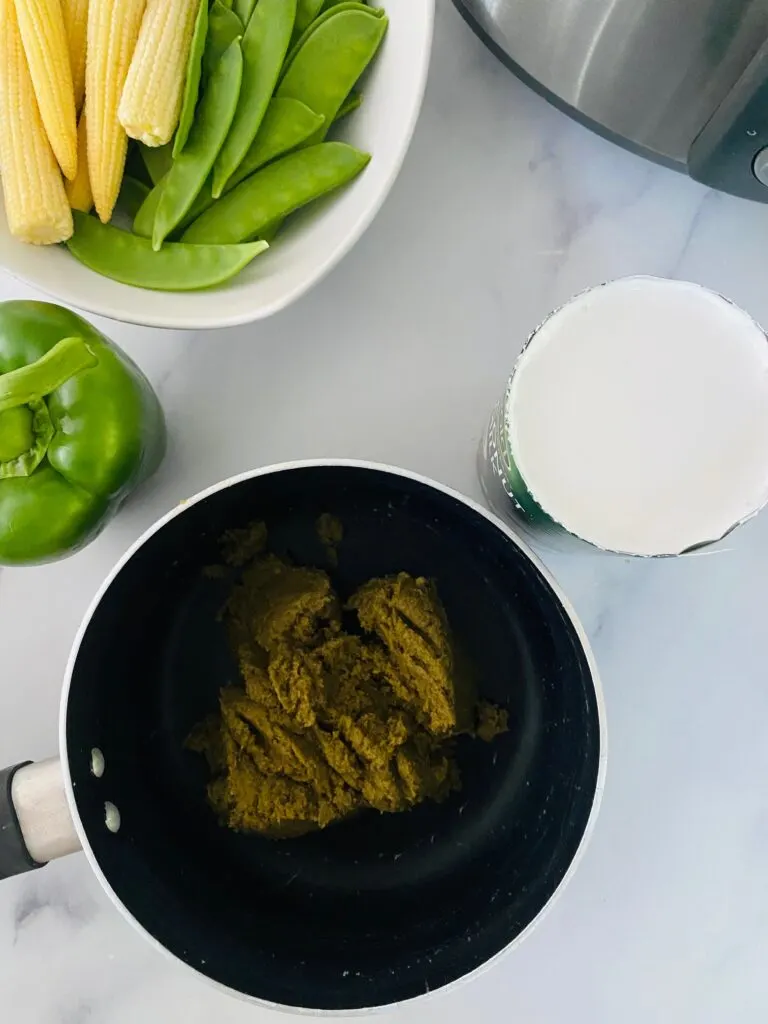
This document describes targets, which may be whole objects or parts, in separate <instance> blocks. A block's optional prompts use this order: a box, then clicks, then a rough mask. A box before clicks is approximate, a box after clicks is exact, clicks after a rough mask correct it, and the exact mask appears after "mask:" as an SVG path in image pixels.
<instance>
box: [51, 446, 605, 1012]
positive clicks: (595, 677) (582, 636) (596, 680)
mask: <svg viewBox="0 0 768 1024" xmlns="http://www.w3.org/2000/svg"><path fill="white" fill-rule="evenodd" d="M322 467H326V468H329V469H331V468H337V467H350V468H353V469H369V470H373V471H376V472H380V473H387V474H389V475H392V476H398V477H402V478H404V479H406V480H414V481H416V482H418V483H420V484H424V485H426V486H427V487H430V488H431V489H432V490H435V491H439V492H441V493H442V494H445V495H447V496H448V497H450V498H453V499H454V500H456V501H459V502H461V503H462V504H463V505H465V506H466V507H468V508H470V509H471V510H472V511H473V512H476V513H477V514H478V515H479V516H482V517H483V518H484V519H486V520H487V521H488V522H489V523H490V524H491V525H492V526H493V527H495V529H497V530H499V532H501V533H503V534H504V535H505V536H506V537H507V538H508V539H509V540H511V541H512V542H513V543H514V544H515V545H517V547H518V548H519V549H520V551H521V552H522V553H523V554H524V555H525V557H526V558H528V559H529V561H530V562H532V563H533V565H534V566H535V568H536V569H538V571H539V572H540V573H541V575H542V576H543V577H544V579H545V580H546V582H547V583H548V584H549V586H550V587H551V588H552V590H553V592H554V594H555V596H556V598H557V599H558V601H559V602H560V604H561V605H562V607H563V610H564V611H565V613H566V615H567V616H568V618H569V619H570V622H571V625H572V626H573V628H574V630H575V632H576V635H577V636H578V638H579V642H580V644H581V647H582V650H583V651H584V655H585V657H586V659H587V664H588V666H589V671H590V676H591V679H592V685H593V688H594V692H595V702H596V705H597V717H598V726H599V734H600V759H599V764H598V770H597V780H596V783H595V793H594V798H593V801H592V808H591V810H590V814H589V818H588V820H587V824H586V827H585V829H584V833H583V835H582V837H581V841H580V842H579V846H578V848H577V850H576V852H575V854H574V856H573V858H572V860H571V863H570V865H569V867H568V870H567V871H566V872H565V874H564V875H563V878H562V879H561V881H560V883H559V884H558V886H557V888H556V889H555V891H554V892H553V893H552V895H551V896H550V898H549V899H548V900H547V902H546V903H545V905H544V906H543V907H542V909H541V910H540V911H539V913H538V914H537V915H536V917H534V919H533V920H532V921H531V922H530V923H529V924H528V925H527V926H526V927H525V928H524V929H523V930H522V932H520V934H519V935H517V936H516V937H515V938H514V939H513V940H512V941H511V942H510V943H509V944H508V945H507V946H505V947H504V948H503V949H500V950H499V951H498V953H495V954H494V955H493V956H492V957H491V958H490V959H489V960H486V961H485V962H484V963H482V964H480V965H479V966H478V967H476V968H474V969H473V970H472V971H470V972H469V973H468V974H465V975H462V977H460V978H456V979H455V980H454V981H451V982H448V984H446V985H443V986H441V987H440V988H438V989H435V990H434V991H429V992H424V993H421V994H419V995H417V996H411V997H410V998H408V999H403V1000H400V1001H399V1002H395V1003H386V1004H384V1005H373V1006H369V1007H359V1008H357V1009H350V1010H325V1009H317V1008H312V1007H300V1006H288V1005H285V1004H282V1003H273V1002H270V1001H269V1000H267V999H261V998H259V997H258V996H251V995H248V994H247V993H245V992H240V991H239V990H238V989H233V988H230V987H229V986H228V985H224V984H222V983H221V982H218V981H215V980H214V979H213V978H209V977H208V975H206V974H204V973H203V972H201V971H199V970H197V968H196V967H194V966H193V965H192V964H189V963H187V962H186V961H185V960H182V959H181V957H179V956H177V955H176V954H175V953H174V952H173V951H172V950H170V949H168V948H167V947H166V946H164V945H163V944H162V943H161V942H158V940H157V939H156V938H155V937H154V936H153V935H151V934H150V933H149V932H148V931H147V930H146V929H145V928H144V926H143V925H142V924H141V923H140V922H139V921H138V920H137V919H136V918H135V917H134V916H133V914H132V913H131V912H130V911H129V910H128V908H127V907H126V906H125V905H124V904H123V903H122V901H121V900H120V898H119V897H118V896H117V894H116V893H115V891H114V890H113V889H112V886H111V884H110V882H109V880H108V879H107V877H106V876H105V875H104V873H103V872H102V870H101V867H100V865H99V863H98V861H97V859H96V857H95V856H94V853H93V850H92V849H91V845H90V843H89V841H88V836H87V835H86V833H85V830H84V828H83V825H82V822H81V820H80V815H79V813H78V810H77V805H76V803H75V795H74V790H73V787H72V778H71V775H70V771H69V757H68V752H67V736H66V725H67V704H68V700H69V688H70V686H71V683H72V675H73V672H74V668H75V663H76V661H77V656H78V652H79V650H80V645H81V644H82V642H83V638H84V636H85V634H86V632H87V630H88V626H89V623H90V622H91V619H92V618H93V615H94V613H95V611H96V609H97V608H98V606H99V604H100V603H101V601H102V599H103V598H104V596H105V594H106V593H107V591H108V590H109V588H110V586H111V585H112V583H113V581H114V580H115V578H116V577H117V576H118V574H119V573H120V572H121V571H122V569H123V568H124V566H125V565H126V564H127V563H128V562H129V561H130V560H131V559H132V558H133V556H134V555H135V554H136V552H137V551H138V550H139V549H140V548H141V547H143V545H144V544H145V543H146V542H147V541H148V540H149V539H150V537H153V536H154V535H155V534H156V533H157V532H158V531H160V530H162V529H163V527H164V526H166V525H167V524H168V523H170V522H171V521H172V520H173V519H175V518H176V517H177V516H181V515H184V512H185V511H186V510H187V509H189V508H191V507H192V506H193V505H196V504H197V503H198V502H200V501H205V500H206V498H209V497H211V496H212V495H214V494H217V493H218V492H219V491H223V490H225V489H226V488H229V487H233V486H236V485H237V484H240V483H243V482H244V481H246V480H253V479H255V478H256V477H260V476H268V475H271V474H276V473H284V472H291V471H293V470H302V469H312V468H322ZM605 717H606V716H605V701H604V697H603V690H602V686H601V683H600V676H599V674H598V670H597V664H596V662H595V658H594V655H593V653H592V648H591V646H590V643H589V640H588V639H587V635H586V632H585V630H584V627H583V626H582V624H581V622H580V621H579V619H578V617H577V615H576V612H575V611H574V609H573V607H572V605H571V603H570V602H569V600H568V598H567V597H566V596H565V594H564V593H563V591H562V590H561V588H560V586H559V585H558V584H557V582H556V581H555V579H554V578H553V577H552V575H551V574H550V573H549V571H548V570H547V568H546V567H545V566H544V564H543V563H542V562H541V561H540V560H539V558H538V557H537V556H536V555H535V554H534V552H533V551H532V550H531V549H530V548H529V547H528V545H527V544H526V543H525V541H524V540H522V539H521V538H520V537H519V536H518V535H517V534H516V533H515V532H514V530H512V529H510V528H509V527H508V526H507V525H506V524H505V523H503V522H502V521H501V520H500V519H497V517H496V516H494V515H493V514H492V513H491V512H489V511H487V509H485V508H483V507H482V506H481V505H479V504H477V502H475V501H473V500H472V499H471V498H468V497H466V496H465V495H463V494H460V493H459V492H458V491H455V490H453V488H451V487H446V486H445V485H444V484H440V483H437V482H436V481H435V480H431V479H430V478H429V477H426V476H423V475H422V474H420V473H413V472H410V471H408V470H405V469H398V468H397V467H394V466H388V465H386V464H382V463H376V462H366V461H363V460H358V459H307V460H302V461H295V462H282V463H276V464H275V465H271V466H264V467H262V468H260V469H255V470H250V471H248V472H245V473H240V474H238V475H237V476H233V477H230V478H229V479H227V480H223V481H221V482H220V483H218V484H214V485H213V486H212V487H208V488H206V490H204V491H201V492H200V493H199V494H196V495H195V496H194V497H193V498H190V499H188V500H186V501H183V502H181V503H180V504H179V505H177V506H176V507H175V508H174V509H172V510H171V511H170V512H168V513H167V514H166V515H164V516H163V517H162V518H161V519H159V520H158V521H157V522H156V523H155V524H154V525H153V526H150V527H149V529H148V530H146V531H145V533H143V534H142V536H141V537H139V539H138V540H137V541H136V542H135V543H134V544H133V545H132V546H131V547H130V548H129V549H128V550H127V551H126V552H125V554H124V555H123V556H122V558H121V559H120V561H119V562H118V563H117V565H116V566H115V567H114V569H113V570H112V571H111V572H110V574H109V575H108V576H107V578H106V580H105V581H104V583H103V584H102V586H101V588H100V589H99V591H98V593H97V594H96V596H95V597H94V599H93V601H92V602H91V605H90V607H89V608H88V611H87V612H86V614H85V617H84V619H83V621H82V624H81V626H80V629H79V630H78V633H77V636H76V638H75V642H74V644H73V646H72V651H71V653H70V656H69V661H68V663H67V670H66V676H65V678H64V686H63V689H62V694H61V707H60V714H59V749H60V751H61V764H62V773H63V776H64V788H65V792H66V795H67V801H68V803H69V810H70V813H71V815H72V820H73V822H74V825H75V829H76V831H77V835H78V838H79V839H80V843H81V845H82V848H83V851H84V853H85V855H86V857H87V858H88V861H89V863H90V865H91V869H92V870H93V872H94V874H95V875H96V877H97V879H98V880H99V882H100V883H101V886H102V888H103V889H104V891H105V892H106V893H107V895H108V896H109V898H110V899H111V900H112V902H113V903H114V904H115V906H116V907H117V909H118V910H119V911H120V913H121V914H122V915H123V917H124V918H126V920H128V921H129V922H130V923H131V924H132V925H133V927H134V928H136V930H137V931H139V932H140V933H141V934H142V935H143V936H144V938H145V939H146V940H147V941H148V942H149V943H151V945H153V946H154V947H155V948H156V949H158V950H159V951H160V952H161V953H164V954H165V955H166V956H167V957H169V958H171V959H172V960H174V961H176V962H177V963H180V964H182V965H183V966H184V967H186V968H187V969H188V970H190V971H192V972H193V973H195V974H197V975H199V977H200V978H202V979H203V980H204V981H205V982H207V983H208V984H209V985H212V986H214V987H215V988H217V989H219V990H220V991H222V992H226V993H228V994H229V995H233V996H235V997H237V998H239V999H242V1000H244V1001H246V1002H249V1003H252V1004H254V1005H257V1006H262V1007H264V1008H265V1009H269V1010H277V1011H281V1012H284V1013H291V1014H299V1015H305V1016H315V1017H353V1016H360V1015H361V1014H371V1013H376V1012H383V1011H388V1010H393V1009H395V1008H397V1007H399V1006H404V1005H407V1004H411V1003H414V1002H416V1001H421V1000H424V999H426V998H429V997H431V996H433V995H436V994H443V993H447V992H450V991H451V990H452V989H454V988H456V987H457V986H459V985H463V984H465V983H466V982H468V981H470V980H471V979H474V978H476V977H478V976H479V975H480V974H481V973H483V972H484V971H486V970H488V969H489V968H490V967H491V966H493V965H494V964H496V963H497V962H498V961H499V960H501V958H502V957H504V956H507V955H508V954H509V953H511V951H512V950H513V949H515V948H516V947H517V946H519V945H520V943H521V942H522V941H523V940H524V939H525V938H527V937H528V935H530V933H531V932H532V931H533V929H534V928H535V927H537V925H538V924H539V923H540V922H541V921H542V920H543V919H544V916H545V915H546V914H547V913H549V911H550V909H551V908H552V906H553V905H554V903H555V901H556V899H558V898H559V896H560V895H561V893H562V892H563V890H564V889H565V887H566V885H567V884H568V882H570V880H571V878H572V877H573V875H574V873H575V871H576V868H577V867H578V865H579V863H580V861H581V858H582V857H583V856H584V851H585V849H586V847H587V844H588V842H589V840H590V838H591V835H592V832H593V830H594V827H595V821H596V819H597V815H598V811H599V809H600V803H601V801H602V796H603V790H604V788H605V773H606V768H607V759H608V747H607V731H606V720H605Z"/></svg>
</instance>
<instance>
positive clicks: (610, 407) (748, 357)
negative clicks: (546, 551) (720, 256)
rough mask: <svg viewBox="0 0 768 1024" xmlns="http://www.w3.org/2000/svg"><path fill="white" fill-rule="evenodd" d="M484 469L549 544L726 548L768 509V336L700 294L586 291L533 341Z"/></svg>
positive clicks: (694, 288) (499, 507)
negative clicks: (728, 539) (730, 537)
mask: <svg viewBox="0 0 768 1024" xmlns="http://www.w3.org/2000/svg"><path fill="white" fill-rule="evenodd" d="M479 473H480V482H481V485H482V487H483V491H484V493H485V496H486V499H487V501H488V503H489V505H490V506H491V508H492V509H493V510H494V511H495V512H496V513H497V514H498V515H500V516H501V517H502V518H506V519H507V520H511V521H512V522H513V523H514V524H515V525H516V526H517V527H518V528H520V529H521V531H522V532H523V533H525V534H527V535H528V536H529V537H530V539H532V540H534V541H537V542H540V543H542V544H543V545H544V546H547V547H551V548H555V549H568V548H571V549H573V548H576V549H578V548H582V549H583V548H584V547H585V545H591V546H592V548H593V549H599V550H603V551H606V552H612V553H616V554H622V555H637V556H646V557H648V556H673V555H679V554H683V553H687V552H690V551H694V550H698V549H700V548H703V547H707V546H709V545H711V544H714V543H716V542H717V541H719V540H721V539H722V538H723V537H724V536H726V535H727V534H728V533H730V532H731V531H732V530H733V529H734V528H735V527H737V526H738V525H740V524H741V523H743V522H744V521H745V520H746V519H749V518H750V517H751V516H753V515H754V514H755V513H756V512H758V511H759V510H760V509H761V508H762V507H763V506H764V505H765V504H766V502H768V339H766V335H765V333H764V331H763V330H762V328H761V327H760V326H759V325H758V324H757V323H756V322H755V321H754V320H753V319H752V318H751V317H750V316H749V315H748V314H747V313H745V312H744V311H743V310H741V309H739V308H738V307H737V306H735V305H734V304H733V303H731V302H730V301H728V300H727V299H725V298H723V297H722V296H721V295H718V294H716V293H715V292H712V291H709V290H708V289H706V288H703V287H701V286H700V285H697V284H691V283H689V282H685V281H672V280H666V279H660V278H653V277H631V278H623V279H619V280H616V281H612V282H608V283H607V284H602V285H599V286H598V287H597V288H592V289H590V290H588V291H586V292H582V293H581V294H579V295H577V296H576V297H575V298H573V299H571V300H570V302H568V303H566V304H565V305H564V306H561V307H560V308H559V309H557V310H555V311H554V312H553V313H551V314H550V315H549V316H548V317H547V319H546V320H545V321H544V322H543V323H542V324H541V325H540V326H539V327H538V328H537V329H536V330H535V331H534V332H533V333H532V334H531V336H530V337H529V339H528V341H527V343H526V345H525V347H524V349H523V351H522V353H521V355H520V357H519V359H518V361H517V364H516V365H515V368H514V371H513V373H512V376H511V377H510V378H509V381H508V383H507V386H506V389H505V391H504V395H503V397H502V399H501V401H500V402H499V404H498V405H497V406H496V408H495V409H494V410H493V413H492V415H491V419H490V423H489V426H488V429H487V431H486V433H485V436H484V438H483V441H482V444H481V450H480V455H479Z"/></svg>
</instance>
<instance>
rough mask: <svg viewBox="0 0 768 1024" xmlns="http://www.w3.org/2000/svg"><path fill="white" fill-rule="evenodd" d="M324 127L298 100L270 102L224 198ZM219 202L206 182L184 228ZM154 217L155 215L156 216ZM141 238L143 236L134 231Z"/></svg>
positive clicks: (229, 182) (140, 232)
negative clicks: (255, 172) (249, 177)
mask: <svg viewBox="0 0 768 1024" xmlns="http://www.w3.org/2000/svg"><path fill="white" fill-rule="evenodd" d="M322 123H323V118H322V117H321V116H320V114H316V113H315V112H314V110H310V109H309V107H308V106H306V105H305V104H304V103H300V102H299V101H298V100H289V99H278V98H277V97H275V98H273V99H271V100H270V101H269V106H268V107H267V112H266V114H265V115H264V120H263V121H262V122H261V128H259V134H258V135H257V136H256V138H255V139H254V140H253V142H252V143H251V147H250V149H249V150H248V152H247V153H246V154H245V159H244V160H243V162H242V163H241V164H240V166H239V167H238V168H237V170H236V171H235V173H234V174H233V175H232V177H231V178H230V179H229V181H228V182H227V184H226V187H225V188H224V194H225V195H226V193H227V192H231V191H232V189H233V188H234V187H235V186H236V185H239V184H240V182H241V181H244V180H245V179H246V178H247V177H248V176H249V175H250V174H253V172H254V171H258V169H259V168H260V167H263V166H264V165H265V164H268V163H269V162H270V160H275V159H277V157H279V156H282V155H283V154H284V153H288V152H289V151H290V150H292V149H295V148H296V146H299V145H301V143H302V142H304V140H305V139H308V138H309V136H310V135H312V134H313V133H314V132H316V131H317V129H318V128H320V127H321V125H322ZM214 202H215V200H214V198H213V196H212V195H211V183H210V181H208V182H206V184H205V185H204V186H203V188H202V189H201V190H200V192H199V193H198V196H197V199H195V201H194V203H193V204H192V206H191V207H190V209H189V212H188V213H187V214H186V215H185V216H184V219H183V220H182V221H181V225H182V227H187V226H188V225H189V224H191V223H192V221H193V220H197V218H198V217H199V216H200V214H201V213H204V212H205V211H206V210H207V209H208V207H209V206H211V205H212V204H213V203H214ZM153 216H154V215H153ZM134 230H135V231H137V232H138V234H143V232H142V231H139V230H138V229H137V228H135V227H134Z"/></svg>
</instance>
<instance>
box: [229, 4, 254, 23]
mask: <svg viewBox="0 0 768 1024" xmlns="http://www.w3.org/2000/svg"><path fill="white" fill-rule="evenodd" d="M229 6H230V7H233V9H234V11H235V13H236V14H237V16H238V18H239V19H240V21H242V23H243V25H247V24H248V22H249V21H250V20H251V15H252V14H253V9H254V7H255V6H256V0H235V2H234V4H232V3H230V5H229Z"/></svg>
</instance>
